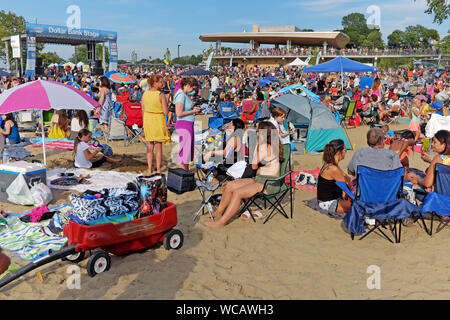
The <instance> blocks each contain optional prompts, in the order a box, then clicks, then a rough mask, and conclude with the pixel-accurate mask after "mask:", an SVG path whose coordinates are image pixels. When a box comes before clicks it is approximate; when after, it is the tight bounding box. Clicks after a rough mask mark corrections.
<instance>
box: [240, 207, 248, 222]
mask: <svg viewBox="0 0 450 320" xmlns="http://www.w3.org/2000/svg"><path fill="white" fill-rule="evenodd" d="M241 219H242V220H244V221H247V220H250V212H248V210H247V211H245V212H244V213H243V214H242V215H241Z"/></svg>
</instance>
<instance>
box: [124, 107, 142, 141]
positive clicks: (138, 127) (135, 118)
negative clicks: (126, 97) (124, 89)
mask: <svg viewBox="0 0 450 320" xmlns="http://www.w3.org/2000/svg"><path fill="white" fill-rule="evenodd" d="M122 107H123V111H124V113H125V114H124V115H122V116H121V120H122V121H123V125H124V130H125V137H124V145H125V146H129V145H130V144H132V143H133V141H134V140H136V139H138V140H139V141H140V142H142V143H144V144H145V142H144V141H143V139H142V136H141V135H142V133H143V131H144V130H143V125H144V120H143V118H142V104H140V103H132V102H129V101H127V102H125V103H123V104H122Z"/></svg>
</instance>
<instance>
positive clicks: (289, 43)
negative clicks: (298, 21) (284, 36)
mask: <svg viewBox="0 0 450 320" xmlns="http://www.w3.org/2000/svg"><path fill="white" fill-rule="evenodd" d="M286 47H287V49H288V50H291V48H292V40H288V41H287V44H286Z"/></svg>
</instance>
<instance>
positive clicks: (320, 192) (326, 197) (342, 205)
mask: <svg viewBox="0 0 450 320" xmlns="http://www.w3.org/2000/svg"><path fill="white" fill-rule="evenodd" d="M346 153H347V148H346V147H345V142H344V141H343V140H334V141H331V142H330V143H329V144H327V145H326V146H325V149H324V152H323V161H324V163H325V164H324V166H323V167H322V170H320V175H319V181H318V184H317V200H318V202H319V207H320V208H321V209H322V210H325V211H327V212H330V213H336V212H338V213H348V212H349V211H350V208H351V206H352V205H351V202H350V201H348V200H345V199H344V194H343V192H342V190H341V188H339V187H338V186H337V185H336V182H337V181H341V182H345V183H346V184H348V185H350V183H351V178H350V177H349V176H347V175H346V174H345V173H344V171H342V169H341V168H339V162H341V161H342V160H344V158H345V154H346Z"/></svg>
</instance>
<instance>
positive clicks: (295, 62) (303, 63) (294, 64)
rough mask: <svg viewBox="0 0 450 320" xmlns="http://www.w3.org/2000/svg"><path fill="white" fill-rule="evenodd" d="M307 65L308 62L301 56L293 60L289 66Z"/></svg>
mask: <svg viewBox="0 0 450 320" xmlns="http://www.w3.org/2000/svg"><path fill="white" fill-rule="evenodd" d="M307 65H308V64H307V63H306V62H305V61H303V60H302V59H300V58H297V59H295V60H294V61H292V62H291V63H289V66H292V67H297V66H300V67H306V66H307Z"/></svg>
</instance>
